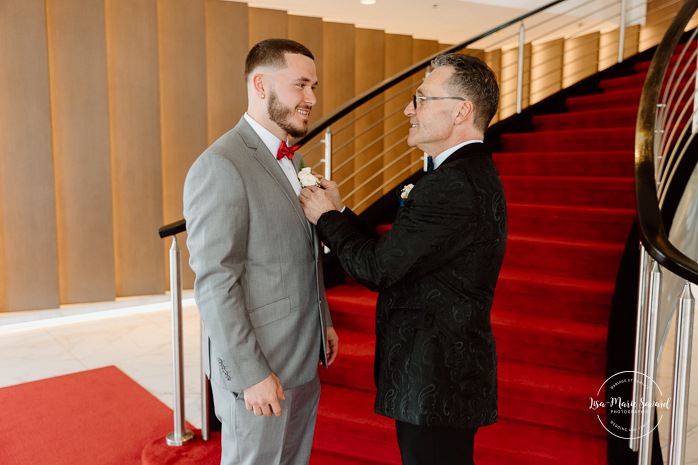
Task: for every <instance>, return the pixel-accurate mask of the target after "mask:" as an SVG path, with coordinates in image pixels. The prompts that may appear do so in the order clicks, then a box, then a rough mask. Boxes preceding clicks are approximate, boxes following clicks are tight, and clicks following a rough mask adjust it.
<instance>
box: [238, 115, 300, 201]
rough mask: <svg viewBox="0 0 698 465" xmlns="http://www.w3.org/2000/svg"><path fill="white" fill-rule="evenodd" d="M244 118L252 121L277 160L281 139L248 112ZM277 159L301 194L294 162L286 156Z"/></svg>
mask: <svg viewBox="0 0 698 465" xmlns="http://www.w3.org/2000/svg"><path fill="white" fill-rule="evenodd" d="M243 118H245V121H247V122H248V123H250V126H252V129H253V130H254V132H256V133H257V135H258V136H259V138H260V139H262V142H264V145H266V146H267V148H268V149H269V151H270V152H271V154H272V156H273V157H274V160H276V154H277V152H278V151H279V147H281V139H279V138H278V137H276V136H275V135H274V134H272V133H271V132H269V130H267V129H265V128H264V127H262V125H261V124H259V123H258V122H256V121H255V120H253V119H252V117H251V116H250V115H248V114H247V113H245V114H244V115H243ZM276 161H277V162H278V163H279V166H281V169H282V170H283V172H284V174H285V175H286V177H287V178H288V182H290V183H291V187H293V190H294V191H296V195H300V194H301V183H300V181H298V173H296V168H295V166H293V162H292V161H291V160H289V159H288V158H286V157H284V158H282V159H281V160H276Z"/></svg>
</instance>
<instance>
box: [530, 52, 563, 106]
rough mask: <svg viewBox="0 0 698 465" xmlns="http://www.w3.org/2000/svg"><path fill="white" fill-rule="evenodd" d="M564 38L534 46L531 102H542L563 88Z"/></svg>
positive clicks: (532, 53)
mask: <svg viewBox="0 0 698 465" xmlns="http://www.w3.org/2000/svg"><path fill="white" fill-rule="evenodd" d="M564 47H565V41H564V39H557V40H551V41H550V42H544V43H541V44H535V45H533V46H532V51H531V97H530V104H531V105H533V104H534V103H536V102H540V101H541V100H543V99H544V98H545V97H548V96H549V95H552V94H554V93H555V92H557V91H559V90H560V89H561V88H562V58H563V51H564Z"/></svg>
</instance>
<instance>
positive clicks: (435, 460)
mask: <svg viewBox="0 0 698 465" xmlns="http://www.w3.org/2000/svg"><path fill="white" fill-rule="evenodd" d="M395 431H396V432H397V442H398V445H399V446H400V455H401V456H402V465H473V464H474V463H475V462H473V445H474V443H475V433H477V428H474V429H456V428H433V427H429V426H416V425H411V424H409V423H404V422H402V421H396V422H395Z"/></svg>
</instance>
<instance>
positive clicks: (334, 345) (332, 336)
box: [325, 326, 339, 366]
mask: <svg viewBox="0 0 698 465" xmlns="http://www.w3.org/2000/svg"><path fill="white" fill-rule="evenodd" d="M326 335H327V341H326V342H325V344H326V347H327V366H330V365H332V362H334V359H335V358H337V352H339V336H337V332H336V331H335V330H334V327H332V326H328V327H327V332H326Z"/></svg>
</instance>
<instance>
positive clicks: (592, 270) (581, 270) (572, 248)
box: [503, 234, 623, 281]
mask: <svg viewBox="0 0 698 465" xmlns="http://www.w3.org/2000/svg"><path fill="white" fill-rule="evenodd" d="M622 253H623V245H622V244H612V243H608V242H590V241H572V240H562V239H553V238H544V237H535V236H517V235H513V234H509V235H508V238H507V248H506V254H505V256H504V264H503V267H506V268H507V269H520V270H527V271H528V272H530V273H545V274H549V275H555V276H568V277H575V276H580V275H581V276H586V277H589V278H592V279H599V280H608V281H613V280H614V279H615V277H616V273H617V271H618V263H620V257H621V255H622Z"/></svg>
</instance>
